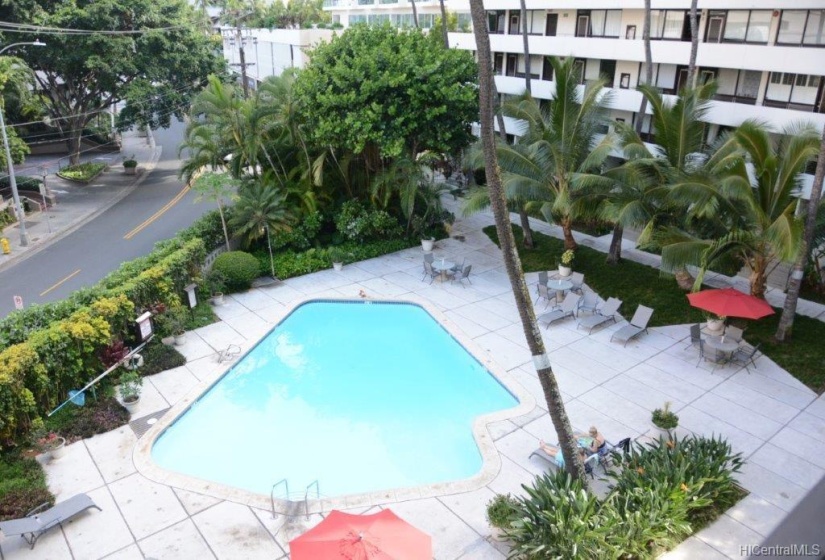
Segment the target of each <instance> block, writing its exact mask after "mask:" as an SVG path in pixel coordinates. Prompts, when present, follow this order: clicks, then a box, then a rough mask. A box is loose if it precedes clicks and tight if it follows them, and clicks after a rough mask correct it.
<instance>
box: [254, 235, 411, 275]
mask: <svg viewBox="0 0 825 560" xmlns="http://www.w3.org/2000/svg"><path fill="white" fill-rule="evenodd" d="M418 243H419V241H418V240H411V239H392V240H386V241H373V242H371V243H360V244H358V243H345V244H343V245H336V246H335V247H336V248H337V249H339V250H341V251H342V252H343V253H344V255H345V256H346V257H345V258H344V263H352V262H357V261H362V260H366V259H372V258H375V257H380V256H381V255H386V254H388V253H394V252H396V251H401V250H403V249H407V248H409V247H414V246H416V245H418ZM329 251H330V249H329V248H326V249H309V250H308V251H303V252H300V253H298V252H295V251H282V252H279V253H276V254H274V255H273V261H274V262H275V276H277V277H278V278H279V279H281V280H285V279H287V278H292V277H294V276H301V275H304V274H309V273H311V272H317V271H319V270H324V269H327V268H331V267H332V258H331V257H330V256H329ZM254 255H255V257H257V259H258V263H259V264H260V272H261V274H264V275H268V274H270V262H269V252H267V251H266V250H259V251H256V252H255V253H254Z"/></svg>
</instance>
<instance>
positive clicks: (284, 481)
mask: <svg viewBox="0 0 825 560" xmlns="http://www.w3.org/2000/svg"><path fill="white" fill-rule="evenodd" d="M281 484H283V485H284V487H285V488H286V499H287V500H289V481H288V480H287V479H285V478H282V479H281V480H279V481H278V482H276V483H275V484H273V485H272V490H271V491H270V492H269V501H270V503H271V504H272V517H273V518H274V517H276V515H275V488H277V487H278V486H280V485H281Z"/></svg>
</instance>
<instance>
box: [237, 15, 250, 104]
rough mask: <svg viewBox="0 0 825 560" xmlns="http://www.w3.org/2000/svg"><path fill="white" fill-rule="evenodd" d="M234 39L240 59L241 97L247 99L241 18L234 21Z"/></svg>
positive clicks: (247, 87) (247, 88)
mask: <svg viewBox="0 0 825 560" xmlns="http://www.w3.org/2000/svg"><path fill="white" fill-rule="evenodd" d="M235 37H236V39H235V40H236V41H237V42H238V53H239V54H240V59H241V80H243V81H242V84H243V97H244V99H249V83H248V82H247V81H246V53H244V49H243V36H242V35H241V18H240V17H239V18H238V19H237V20H235Z"/></svg>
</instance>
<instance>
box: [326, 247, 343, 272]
mask: <svg viewBox="0 0 825 560" xmlns="http://www.w3.org/2000/svg"><path fill="white" fill-rule="evenodd" d="M344 256H345V255H344V252H343V251H342V250H341V249H339V248H338V247H332V248H331V249H330V250H329V258H330V260H332V268H334V269H335V270H336V271H338V272H340V271H341V269H343V268H344Z"/></svg>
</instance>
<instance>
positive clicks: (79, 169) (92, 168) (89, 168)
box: [57, 162, 106, 183]
mask: <svg viewBox="0 0 825 560" xmlns="http://www.w3.org/2000/svg"><path fill="white" fill-rule="evenodd" d="M105 169H106V164H105V163H92V162H86V163H78V164H77V165H70V166H69V167H64V168H63V169H61V170H60V171H58V172H57V175H58V176H59V177H63V178H64V179H68V180H69V181H77V182H79V183H88V182H89V181H91V180H92V179H94V178H95V177H97V176H98V175H100V174H101V173H103V171H104V170H105Z"/></svg>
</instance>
